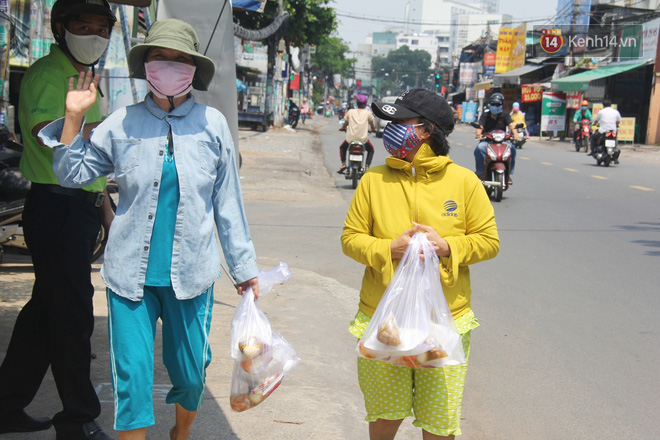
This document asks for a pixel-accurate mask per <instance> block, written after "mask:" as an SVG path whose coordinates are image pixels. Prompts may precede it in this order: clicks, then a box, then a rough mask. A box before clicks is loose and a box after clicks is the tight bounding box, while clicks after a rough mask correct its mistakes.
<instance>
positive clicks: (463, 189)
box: [341, 144, 500, 319]
mask: <svg viewBox="0 0 660 440" xmlns="http://www.w3.org/2000/svg"><path fill="white" fill-rule="evenodd" d="M386 164H387V165H381V166H377V167H373V168H371V169H370V170H369V172H368V173H366V174H365V175H364V176H363V177H362V180H361V181H360V184H359V185H358V188H357V189H356V191H355V195H354V196H353V200H352V202H351V205H350V207H349V210H348V214H347V215H346V221H345V223H344V231H343V233H342V236H341V242H342V248H343V251H344V253H345V254H346V255H347V256H349V257H351V258H353V259H354V260H356V261H357V262H359V263H362V264H364V265H365V266H366V268H365V271H364V277H363V278H362V288H361V290H360V310H361V311H362V312H364V313H365V314H367V315H368V316H373V313H374V311H375V310H376V307H377V306H378V303H379V302H380V299H381V297H382V296H383V293H384V292H385V288H386V287H387V285H388V284H389V282H390V281H391V279H392V277H393V275H394V271H395V270H396V267H397V265H398V263H399V261H400V260H399V259H396V260H392V257H391V253H390V243H391V242H392V241H393V240H394V239H395V238H397V237H398V236H399V235H401V233H402V232H403V231H405V230H407V229H410V228H412V227H413V222H416V223H421V224H424V225H428V226H432V227H433V228H434V229H435V230H436V231H437V232H438V234H440V236H441V237H442V238H444V239H445V240H446V241H447V243H448V244H449V248H450V249H451V255H450V256H449V257H441V258H440V260H441V265H440V278H441V281H442V286H443V290H444V294H445V298H446V299H447V304H448V305H449V308H450V310H451V312H452V315H453V316H454V319H456V318H458V317H460V316H462V315H463V314H465V313H466V312H468V311H470V310H471V304H470V296H471V294H472V289H471V287H470V271H469V269H468V265H470V264H474V263H478V262H480V261H484V260H488V259H490V258H493V257H495V256H496V255H497V253H498V252H499V243H500V241H499V237H498V234H497V226H496V224H495V213H494V210H493V206H492V205H491V203H490V200H489V199H488V196H487V194H486V191H485V190H484V188H483V185H482V183H481V182H480V181H479V179H478V178H477V177H476V175H475V174H474V173H473V172H472V171H470V170H468V169H466V168H463V167H461V166H459V165H456V164H455V163H454V162H453V161H452V160H451V159H449V157H446V156H436V155H435V153H433V151H432V150H431V147H430V146H429V145H427V144H423V145H422V147H421V148H420V149H419V151H418V152H417V154H416V156H415V159H414V160H413V163H412V164H411V163H409V162H406V161H404V160H401V159H397V158H395V157H388V158H387V159H386Z"/></svg>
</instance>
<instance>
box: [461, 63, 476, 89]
mask: <svg viewBox="0 0 660 440" xmlns="http://www.w3.org/2000/svg"><path fill="white" fill-rule="evenodd" d="M460 68H461V70H460V74H459V79H460V82H461V85H464V86H467V87H469V86H472V85H474V84H475V83H476V82H477V78H479V74H480V73H481V63H461V64H460Z"/></svg>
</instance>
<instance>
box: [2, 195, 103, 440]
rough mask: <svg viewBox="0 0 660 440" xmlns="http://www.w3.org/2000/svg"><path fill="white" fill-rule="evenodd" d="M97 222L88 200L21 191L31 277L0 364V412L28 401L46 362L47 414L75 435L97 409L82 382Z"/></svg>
mask: <svg viewBox="0 0 660 440" xmlns="http://www.w3.org/2000/svg"><path fill="white" fill-rule="evenodd" d="M100 226H101V212H100V209H99V208H95V207H94V205H93V204H92V203H90V202H87V201H84V200H80V199H76V198H73V197H70V196H66V195H59V194H52V193H43V192H35V191H30V192H29V193H28V195H27V198H26V202H25V211H24V212H23V229H24V233H25V240H26V243H27V245H28V248H29V249H30V253H31V254H32V262H33V265H34V275H35V282H34V287H33V289H32V297H31V298H30V300H29V301H28V302H27V304H25V306H24V307H23V309H22V310H21V311H20V313H19V314H18V318H17V319H16V324H15V325H14V331H13V333H12V337H11V341H10V342H9V347H8V349H7V355H6V357H5V359H4V361H3V363H2V366H0V414H2V413H7V412H10V411H14V410H20V409H23V408H25V407H26V406H27V405H28V404H30V402H31V401H32V399H33V398H34V396H35V395H36V393H37V391H38V389H39V387H40V385H41V382H42V380H43V378H44V375H45V374H46V371H47V370H48V367H49V366H50V367H51V370H52V374H53V377H54V379H55V384H56V386H57V392H58V394H59V397H60V400H61V401H62V406H63V410H62V411H61V412H59V413H57V414H56V415H55V417H53V424H54V425H55V428H56V429H57V432H58V434H60V433H66V432H68V431H71V432H74V431H75V430H76V429H77V430H78V431H79V432H80V433H82V430H81V429H80V425H82V424H83V423H85V422H89V421H92V420H94V419H95V418H97V417H98V416H99V414H100V413H101V405H100V403H99V399H98V397H97V395H96V392H95V390H94V386H93V385H92V382H91V380H90V362H91V342H90V338H91V336H92V331H93V329H94V311H93V304H92V296H93V295H94V287H93V285H92V281H91V263H92V262H91V254H92V249H93V246H94V243H95V241H96V236H97V235H98V232H99V228H100ZM70 438H72V439H73V438H76V437H75V436H73V435H72V436H71V437H70Z"/></svg>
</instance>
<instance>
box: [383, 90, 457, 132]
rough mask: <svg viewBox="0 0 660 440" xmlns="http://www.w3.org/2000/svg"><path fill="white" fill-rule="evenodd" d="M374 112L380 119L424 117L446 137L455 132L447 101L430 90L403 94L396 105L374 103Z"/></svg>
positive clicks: (411, 91) (452, 115) (452, 112)
mask: <svg viewBox="0 0 660 440" xmlns="http://www.w3.org/2000/svg"><path fill="white" fill-rule="evenodd" d="M371 109H372V111H373V112H374V114H375V115H376V116H378V117H379V118H380V119H385V120H386V121H391V120H393V119H408V118H417V117H420V116H421V117H422V118H425V119H428V120H429V121H431V122H432V123H433V124H434V125H435V126H437V127H438V128H439V129H440V130H441V131H442V132H443V133H444V134H445V135H448V134H449V133H451V132H452V130H454V111H453V110H452V109H451V107H450V106H449V104H447V101H445V99H444V98H443V97H442V96H440V95H438V94H436V93H433V92H431V91H430V90H426V89H422V88H417V89H410V90H406V91H405V92H403V93H402V94H401V95H400V96H399V97H398V98H397V99H396V101H394V104H388V103H383V102H374V103H373V104H372V106H371Z"/></svg>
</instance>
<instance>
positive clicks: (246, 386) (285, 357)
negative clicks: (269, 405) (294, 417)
mask: <svg viewBox="0 0 660 440" xmlns="http://www.w3.org/2000/svg"><path fill="white" fill-rule="evenodd" d="M272 353H273V357H272V359H271V360H270V362H269V363H268V364H267V365H266V367H265V368H263V369H261V370H260V371H259V372H258V373H256V374H252V373H247V372H246V371H245V369H244V368H243V367H242V366H241V364H240V362H236V361H234V372H233V374H232V378H231V393H230V396H229V404H230V406H231V409H233V410H234V411H237V412H242V411H245V410H248V409H250V408H254V407H255V406H257V405H259V404H260V403H261V402H263V401H264V400H265V399H266V398H267V397H268V396H270V395H271V393H272V392H273V391H275V389H276V388H277V387H278V386H279V385H280V383H281V382H282V379H283V378H284V376H286V375H287V373H289V372H290V371H291V370H293V369H294V368H295V367H296V365H298V364H299V363H300V358H299V357H298V355H297V354H296V351H295V350H294V349H293V346H292V345H291V344H289V342H287V341H286V340H285V339H284V338H283V337H282V335H280V334H279V333H277V332H276V331H275V330H273V349H272Z"/></svg>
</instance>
